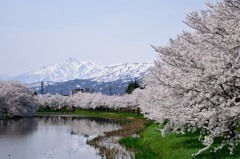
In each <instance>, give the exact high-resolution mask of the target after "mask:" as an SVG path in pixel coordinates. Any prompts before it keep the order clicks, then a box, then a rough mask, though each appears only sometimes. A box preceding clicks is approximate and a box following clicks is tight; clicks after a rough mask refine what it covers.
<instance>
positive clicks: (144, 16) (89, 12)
mask: <svg viewBox="0 0 240 159" xmlns="http://www.w3.org/2000/svg"><path fill="white" fill-rule="evenodd" d="M216 1H218V0H211V2H216ZM206 2H207V1H205V0H202V1H189V0H183V1H176V0H170V1H157V0H153V1H149V2H146V1H144V0H138V1H137V0H133V1H127V0H123V1H112V0H111V1H110V0H103V1H96V0H90V1H83V0H80V1H77V0H73V1H71V2H69V1H68V2H67V1H64V0H52V1H46V0H43V1H30V0H22V1H17V0H13V1H0V34H1V36H0V43H1V45H0V52H1V61H0V75H3V74H8V75H11V76H12V75H18V74H21V73H25V72H28V71H31V70H33V69H36V68H40V67H43V66H48V65H50V64H55V63H60V62H63V61H65V60H66V59H68V58H76V59H77V60H79V61H86V60H90V61H94V62H99V63H102V64H104V65H111V64H117V63H134V62H137V63H140V62H146V61H154V60H155V59H157V53H156V52H155V51H154V49H152V48H151V45H156V46H159V45H161V46H163V45H166V44H168V41H169V38H174V37H175V36H176V35H177V34H180V33H181V32H182V31H183V30H187V31H188V30H189V28H188V27H187V26H186V25H185V24H184V23H183V22H182V21H184V20H185V17H186V15H187V13H190V12H191V11H194V10H201V9H206V8H207V6H206V5H205V3H206Z"/></svg>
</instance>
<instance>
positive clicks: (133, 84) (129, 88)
mask: <svg viewBox="0 0 240 159" xmlns="http://www.w3.org/2000/svg"><path fill="white" fill-rule="evenodd" d="M139 87H140V85H139V83H138V82H137V81H136V80H135V81H131V82H130V83H129V84H128V86H127V89H126V93H128V94H132V92H133V91H134V89H136V88H139Z"/></svg>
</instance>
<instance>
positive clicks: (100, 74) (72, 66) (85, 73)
mask: <svg viewBox="0 0 240 159" xmlns="http://www.w3.org/2000/svg"><path fill="white" fill-rule="evenodd" d="M152 66H153V62H144V63H120V64H113V65H103V64H101V63H97V62H92V61H89V60H86V61H81V62H79V61H78V60H77V59H75V58H69V59H67V60H66V61H64V62H62V63H58V64H52V65H49V66H45V67H41V68H38V69H34V70H32V71H29V72H27V73H23V74H20V75H17V76H14V77H11V78H10V79H9V80H18V81H21V82H23V83H34V82H39V81H51V82H66V81H69V80H74V79H82V80H92V81H97V82H112V81H116V80H119V79H121V80H124V79H126V80H129V79H134V78H142V77H143V76H144V75H145V74H146V73H147V72H148V70H149V69H150V68H151V67H152Z"/></svg>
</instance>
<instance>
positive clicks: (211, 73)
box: [140, 0, 240, 154]
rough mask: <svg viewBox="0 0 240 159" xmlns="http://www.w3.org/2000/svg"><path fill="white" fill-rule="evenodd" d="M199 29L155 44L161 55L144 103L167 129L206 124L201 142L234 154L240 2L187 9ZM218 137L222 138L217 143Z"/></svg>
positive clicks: (239, 96)
mask: <svg viewBox="0 0 240 159" xmlns="http://www.w3.org/2000/svg"><path fill="white" fill-rule="evenodd" d="M185 23H186V24H187V25H188V26H190V27H191V28H192V29H193V30H194V31H193V32H183V33H182V34H181V35H178V36H177V37H176V38H175V39H170V42H169V45H168V46H165V47H153V48H154V49H155V50H156V51H157V52H158V55H159V60H157V61H155V66H154V68H153V69H152V71H151V73H150V74H149V75H148V77H147V78H146V82H145V84H146V89H145V91H144V93H142V94H141V93H140V96H142V97H141V98H140V99H142V100H141V108H142V110H143V112H144V113H145V115H146V116H147V117H149V118H151V119H154V120H157V121H158V122H159V123H163V122H164V121H168V122H167V124H166V125H165V126H164V128H163V129H162V134H163V135H164V134H165V133H167V132H169V131H175V132H186V131H192V132H194V131H196V130H198V129H201V138H200V139H201V141H202V143H203V144H204V145H205V147H204V148H203V149H201V150H199V151H198V152H197V153H196V154H199V153H201V152H203V151H204V150H207V149H209V148H213V149H214V151H217V150H218V149H221V148H223V147H224V146H227V147H228V148H229V150H230V153H232V152H233V150H234V148H235V146H236V145H237V144H239V141H240V134H239V131H238V130H237V129H238V128H239V127H240V1H237V0H223V1H222V2H220V3H217V4H208V9H207V10H201V11H199V12H196V11H195V12H192V13H190V14H188V16H187V18H186V22H185ZM216 138H221V139H222V143H221V144H218V145H217V146H215V147H213V144H214V142H215V139H216Z"/></svg>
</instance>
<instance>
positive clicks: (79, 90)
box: [70, 88, 94, 95]
mask: <svg viewBox="0 0 240 159" xmlns="http://www.w3.org/2000/svg"><path fill="white" fill-rule="evenodd" d="M78 92H81V93H93V92H94V91H93V89H90V88H83V89H82V88H76V89H74V90H72V91H71V92H70V95H74V94H76V93H78Z"/></svg>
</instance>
